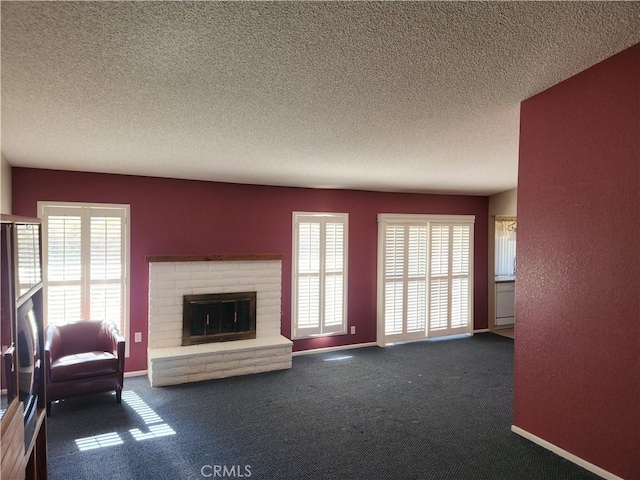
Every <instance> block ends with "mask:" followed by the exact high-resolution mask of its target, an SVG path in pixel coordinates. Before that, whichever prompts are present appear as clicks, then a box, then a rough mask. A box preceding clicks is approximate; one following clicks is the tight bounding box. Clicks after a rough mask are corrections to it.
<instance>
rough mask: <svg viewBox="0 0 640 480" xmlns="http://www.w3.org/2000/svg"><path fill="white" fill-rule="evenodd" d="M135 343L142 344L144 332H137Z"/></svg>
mask: <svg viewBox="0 0 640 480" xmlns="http://www.w3.org/2000/svg"><path fill="white" fill-rule="evenodd" d="M133 341H134V342H135V343H140V342H141V341H142V332H136V333H135V336H134V339H133Z"/></svg>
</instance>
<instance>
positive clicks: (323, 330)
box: [291, 212, 349, 340]
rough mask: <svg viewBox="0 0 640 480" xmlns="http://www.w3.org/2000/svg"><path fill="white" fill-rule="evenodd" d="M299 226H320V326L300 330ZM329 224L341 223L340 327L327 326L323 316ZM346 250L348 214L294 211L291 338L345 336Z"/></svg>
mask: <svg viewBox="0 0 640 480" xmlns="http://www.w3.org/2000/svg"><path fill="white" fill-rule="evenodd" d="M301 223H316V224H319V225H320V247H319V269H318V284H319V287H318V288H319V293H318V297H319V298H318V305H319V307H318V308H319V314H318V316H319V325H318V326H317V327H300V326H299V325H298V323H299V322H298V292H299V288H300V285H299V277H300V274H299V271H298V270H299V263H300V251H299V226H300V224H301ZM328 223H342V224H343V232H342V323H341V324H340V325H326V324H325V321H326V317H325V315H324V305H325V295H324V294H325V291H324V286H325V281H326V278H327V272H326V268H325V262H326V256H325V253H326V225H327V224H328ZM348 247H349V214H348V213H332V212H293V213H292V248H291V251H292V262H291V263H292V266H291V272H292V275H291V338H292V339H293V340H300V339H304V338H317V337H325V336H331V335H344V334H346V333H347V328H348V318H347V311H348V284H349V282H348V264H349V262H348Z"/></svg>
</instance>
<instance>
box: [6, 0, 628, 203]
mask: <svg viewBox="0 0 640 480" xmlns="http://www.w3.org/2000/svg"><path fill="white" fill-rule="evenodd" d="M1 9H2V12H1V13H2V154H3V155H4V156H5V158H6V159H7V160H8V161H9V163H10V164H12V165H14V166H24V167H38V168H52V169H66V170H82V171H93V172H108V173H124V174H136V175H150V176H163V177H176V178H188V179H203V180H215V181H224V182H238V183H257V184H266V185H288V186H304V187H326V188H354V189H365V190H381V191H410V192H444V193H471V194H479V195H485V194H492V193H496V192H500V191H504V190H507V189H510V188H514V187H515V186H516V180H517V162H518V129H519V120H518V115H519V103H520V102H521V101H522V100H524V99H526V98H527V97H530V96H531V95H533V94H535V93H538V92H540V91H542V90H544V89H546V88H548V87H550V86H551V85H554V84H556V83H558V82H559V81H562V80H564V79H566V78H568V77H570V76H572V75H574V74H576V73H578V72H580V71H582V70H584V69H585V68H588V67H590V66H591V65H593V64H595V63H597V62H599V61H601V60H603V59H605V58H607V57H609V56H611V55H613V54H615V53H617V52H619V51H621V50H623V49H625V48H627V47H629V46H631V45H633V44H635V43H638V42H640V2H614V3H609V2H585V3H582V2H531V3H530V2H505V3H502V2H495V3H494V2H371V3H370V2H347V3H342V2H327V3H318V2H311V3H307V2H304V3H302V2H276V3H272V2H6V1H5V2H2V5H1Z"/></svg>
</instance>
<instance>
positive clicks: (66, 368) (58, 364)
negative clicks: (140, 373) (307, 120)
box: [44, 320, 125, 415]
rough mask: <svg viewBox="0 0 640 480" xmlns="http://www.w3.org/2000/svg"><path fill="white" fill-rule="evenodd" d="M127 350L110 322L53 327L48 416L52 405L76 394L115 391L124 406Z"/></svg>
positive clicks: (48, 342)
mask: <svg viewBox="0 0 640 480" xmlns="http://www.w3.org/2000/svg"><path fill="white" fill-rule="evenodd" d="M124 347H125V340H124V337H123V336H122V335H120V333H119V332H118V330H117V329H116V327H115V325H113V323H111V322H108V321H104V320H103V321H101V320H80V321H77V322H70V323H64V324H61V325H49V327H48V328H47V332H46V336H45V346H44V358H45V360H44V368H45V370H46V379H47V381H46V390H47V415H50V414H51V402H53V401H55V400H62V399H63V398H69V397H73V396H75V395H84V394H88V393H102V392H109V391H115V392H116V402H118V403H120V402H121V399H122V385H123V380H124Z"/></svg>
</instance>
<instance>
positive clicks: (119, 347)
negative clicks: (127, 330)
mask: <svg viewBox="0 0 640 480" xmlns="http://www.w3.org/2000/svg"><path fill="white" fill-rule="evenodd" d="M101 330H102V334H104V335H105V337H106V338H105V337H103V340H102V342H104V341H105V340H106V342H107V344H108V348H105V351H110V352H111V353H113V355H115V356H116V357H117V358H118V370H119V371H121V372H123V371H124V351H125V339H124V337H123V336H122V335H121V334H120V332H118V330H117V329H116V328H115V326H114V325H113V324H111V323H108V322H103V323H102V327H101ZM105 347H106V346H105Z"/></svg>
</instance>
